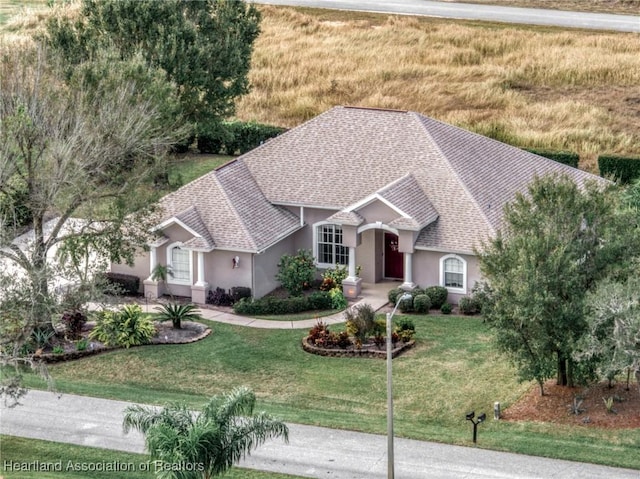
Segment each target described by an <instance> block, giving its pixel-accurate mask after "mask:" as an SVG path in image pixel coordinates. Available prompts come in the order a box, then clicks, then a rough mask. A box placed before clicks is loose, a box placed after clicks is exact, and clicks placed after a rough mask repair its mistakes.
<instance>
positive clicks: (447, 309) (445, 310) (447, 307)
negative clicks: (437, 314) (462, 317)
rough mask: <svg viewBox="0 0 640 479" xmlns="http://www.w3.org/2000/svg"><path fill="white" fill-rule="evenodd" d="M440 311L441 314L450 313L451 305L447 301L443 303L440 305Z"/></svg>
mask: <svg viewBox="0 0 640 479" xmlns="http://www.w3.org/2000/svg"><path fill="white" fill-rule="evenodd" d="M440 311H441V312H442V314H451V311H453V307H452V306H451V305H450V304H449V303H444V304H443V305H442V306H441V307H440Z"/></svg>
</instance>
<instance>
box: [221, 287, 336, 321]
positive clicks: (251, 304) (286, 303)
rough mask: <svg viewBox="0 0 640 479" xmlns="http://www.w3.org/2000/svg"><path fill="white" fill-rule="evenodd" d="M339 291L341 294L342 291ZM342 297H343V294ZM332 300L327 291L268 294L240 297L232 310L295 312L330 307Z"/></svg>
mask: <svg viewBox="0 0 640 479" xmlns="http://www.w3.org/2000/svg"><path fill="white" fill-rule="evenodd" d="M340 293H341V294H342V292H340ZM342 298H343V299H344V296H342ZM345 301H346V300H345ZM332 302H333V298H332V297H331V296H330V293H329V292H316V293H313V294H311V295H309V296H308V297H305V296H294V297H292V298H274V297H271V296H268V297H265V298H260V299H256V300H251V299H250V298H242V299H241V300H240V301H238V302H236V303H234V305H233V311H234V312H235V313H237V314H241V315H245V316H264V315H278V314H296V313H302V312H304V311H311V310H318V309H321V310H322V309H330V308H331V307H332Z"/></svg>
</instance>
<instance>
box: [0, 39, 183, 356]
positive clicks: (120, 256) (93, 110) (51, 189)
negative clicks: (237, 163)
mask: <svg viewBox="0 0 640 479" xmlns="http://www.w3.org/2000/svg"><path fill="white" fill-rule="evenodd" d="M0 55H1V59H2V61H1V62H0V196H1V198H0V204H2V208H0V213H2V216H1V217H0V260H2V261H3V262H4V263H3V265H4V266H5V268H4V269H3V271H1V272H0V273H2V274H4V275H9V276H10V277H9V278H8V279H10V280H11V279H12V280H13V281H10V282H11V283H12V284H13V287H12V288H13V289H12V290H11V293H10V297H9V296H6V294H5V295H4V296H3V294H2V292H3V291H0V329H1V330H2V333H3V334H2V342H3V344H2V347H1V348H0V356H1V358H0V359H2V360H3V361H5V360H7V359H16V358H18V357H20V356H21V352H20V351H21V348H22V345H23V344H24V343H25V342H27V340H28V339H29V337H30V335H31V333H32V332H33V331H34V330H35V329H38V328H49V329H50V328H51V320H52V318H53V315H54V314H55V313H56V312H59V306H60V305H59V298H58V297H56V296H55V295H54V294H53V292H52V290H51V286H52V283H53V280H54V278H55V277H56V275H57V274H59V273H60V270H57V271H56V270H54V268H53V266H52V261H51V260H52V253H53V252H54V251H56V250H60V251H62V252H64V258H65V261H64V262H65V263H66V265H67V266H69V267H71V266H72V265H76V266H78V265H79V264H80V263H81V262H82V259H83V258H82V257H84V259H85V260H86V254H87V252H88V251H93V252H95V253H96V254H98V255H102V257H104V258H106V260H107V261H109V260H112V261H127V262H131V261H132V260H133V256H134V254H135V251H136V250H137V248H139V247H140V246H142V245H144V244H145V243H146V241H147V240H148V238H147V235H148V231H149V228H150V226H151V222H152V221H153V216H152V215H150V214H149V213H150V210H149V208H150V204H151V202H152V200H153V198H154V196H155V192H154V191H153V189H152V188H151V185H150V183H149V178H153V176H154V174H155V172H156V171H158V170H159V169H160V170H161V169H162V168H163V164H164V159H165V153H166V152H167V150H168V148H169V147H170V145H171V144H173V143H174V142H175V141H176V138H179V135H180V130H179V129H177V128H175V127H174V128H168V126H169V125H167V124H166V123H164V122H163V121H162V114H163V113H162V111H161V108H159V107H158V103H156V102H155V100H157V98H154V97H150V96H149V95H148V93H147V91H146V90H144V89H141V85H140V82H139V81H135V80H127V79H126V77H127V76H128V75H124V76H123V69H121V68H119V67H118V64H114V65H112V68H111V69H105V70H104V72H103V75H102V76H101V77H99V78H93V79H92V82H93V84H92V86H91V87H90V88H89V87H88V86H87V82H86V77H85V76H84V72H83V70H82V68H81V66H79V67H78V69H77V71H76V73H74V74H73V75H71V76H70V77H69V83H68V84H65V83H64V82H63V81H61V78H60V75H59V71H60V70H59V68H58V65H57V64H56V63H55V62H54V63H52V62H51V61H50V60H51V57H50V56H49V55H47V54H46V50H45V49H43V48H29V47H16V45H12V46H11V47H10V48H4V49H0ZM132 65H133V63H130V64H129V66H132ZM141 75H142V73H141ZM142 76H144V75H142ZM69 85H71V86H69ZM160 96H162V95H160ZM165 98H166V96H165ZM74 218H75V219H74ZM29 229H32V237H31V239H30V240H28V241H26V242H25V243H24V244H18V243H17V242H16V241H15V239H16V237H17V236H18V235H19V234H21V233H24V232H25V231H26V230H29ZM76 269H77V268H76ZM76 272H79V271H76ZM0 276H2V275H1V274H0ZM2 279H3V278H0V280H2ZM5 279H6V278H5ZM75 280H76V281H82V278H79V277H76V278H75ZM4 292H5V293H6V290H4ZM7 294H8V293H7ZM18 296H21V299H20V300H19V301H18V300H16V298H17V297H18ZM10 298H11V299H10ZM10 318H19V321H18V322H14V323H12V325H11V327H10V328H9V329H7V328H6V326H8V323H7V321H5V320H8V319H10ZM9 330H11V334H7V332H8V331H9Z"/></svg>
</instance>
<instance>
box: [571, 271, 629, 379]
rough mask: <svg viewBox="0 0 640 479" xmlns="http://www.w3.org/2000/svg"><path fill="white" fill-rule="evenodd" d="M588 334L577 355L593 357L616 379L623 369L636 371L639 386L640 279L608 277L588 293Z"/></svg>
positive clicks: (603, 374) (600, 366)
mask: <svg viewBox="0 0 640 479" xmlns="http://www.w3.org/2000/svg"><path fill="white" fill-rule="evenodd" d="M586 313H587V322H588V334H586V335H585V336H584V337H583V339H582V341H581V343H580V345H579V349H578V351H577V354H576V357H577V358H578V359H581V358H583V357H586V358H588V359H591V358H594V359H596V360H597V362H598V365H599V372H600V374H601V376H603V377H606V378H608V379H610V380H611V379H613V378H614V377H615V376H616V375H617V374H619V373H620V372H622V371H624V370H625V369H627V370H629V371H635V375H636V377H637V378H638V386H639V387H640V280H639V279H638V277H637V276H633V277H630V278H628V279H627V280H626V281H624V282H615V281H611V280H605V281H603V282H601V283H600V284H599V285H598V287H597V289H596V290H595V291H593V292H591V293H589V294H588V295H587V300H586Z"/></svg>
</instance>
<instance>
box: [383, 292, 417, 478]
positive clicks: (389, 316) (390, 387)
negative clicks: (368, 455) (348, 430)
mask: <svg viewBox="0 0 640 479" xmlns="http://www.w3.org/2000/svg"><path fill="white" fill-rule="evenodd" d="M406 299H411V294H410V293H404V294H403V295H402V296H400V298H398V301H397V302H396V305H395V307H394V308H393V311H391V312H390V313H387V479H393V476H394V471H393V380H392V372H393V367H392V359H393V352H392V351H393V346H392V341H391V335H392V328H391V324H392V319H393V315H394V314H395V313H396V310H397V309H398V306H399V305H400V302H402V301H404V300H406Z"/></svg>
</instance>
